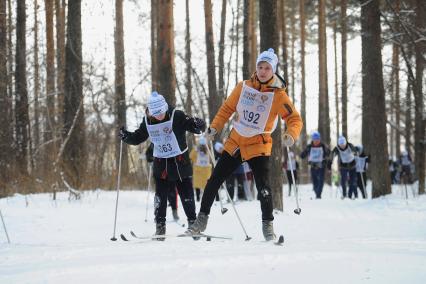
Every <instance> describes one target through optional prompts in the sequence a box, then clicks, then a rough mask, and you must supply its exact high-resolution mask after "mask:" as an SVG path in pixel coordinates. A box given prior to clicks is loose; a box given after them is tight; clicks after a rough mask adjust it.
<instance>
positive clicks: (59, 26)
mask: <svg viewBox="0 0 426 284" xmlns="http://www.w3.org/2000/svg"><path fill="white" fill-rule="evenodd" d="M65 6H66V4H65V0H62V3H61V0H55V16H56V95H57V97H56V101H57V104H56V107H57V109H58V111H56V113H55V117H56V124H55V127H54V133H53V134H54V137H56V136H57V134H58V133H57V131H58V129H61V128H62V122H63V117H62V110H63V109H64V80H65ZM55 145H56V144H55Z"/></svg>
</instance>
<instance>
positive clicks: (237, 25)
mask: <svg viewBox="0 0 426 284" xmlns="http://www.w3.org/2000/svg"><path fill="white" fill-rule="evenodd" d="M240 2H241V1H240V0H237V18H236V19H235V46H236V55H237V56H235V82H238V81H240V80H239V79H238V70H239V69H240V68H239V67H238V59H239V54H240V52H239V50H240V10H241V5H240Z"/></svg>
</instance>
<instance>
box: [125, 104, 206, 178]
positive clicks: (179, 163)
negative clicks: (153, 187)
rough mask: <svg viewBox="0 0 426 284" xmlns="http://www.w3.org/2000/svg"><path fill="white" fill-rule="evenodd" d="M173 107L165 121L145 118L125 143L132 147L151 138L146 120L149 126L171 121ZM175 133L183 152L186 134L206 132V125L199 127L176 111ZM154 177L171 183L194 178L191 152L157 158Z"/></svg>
mask: <svg viewBox="0 0 426 284" xmlns="http://www.w3.org/2000/svg"><path fill="white" fill-rule="evenodd" d="M173 109H174V108H173V107H169V109H168V110H167V112H166V118H165V119H164V120H163V121H157V120H155V119H154V118H152V117H149V116H145V117H144V119H143V121H142V123H141V124H140V126H139V128H138V129H136V131H135V132H130V133H129V135H128V136H127V137H126V139H124V140H123V141H124V142H125V143H127V144H130V145H138V144H140V143H142V142H144V141H146V140H147V139H148V138H149V133H148V130H147V128H146V124H145V120H146V119H148V124H150V125H152V124H156V123H162V122H165V121H168V120H170V119H171V116H172V112H173ZM172 128H173V132H174V134H175V135H176V139H177V141H178V144H179V148H180V149H181V150H184V149H186V148H187V147H188V146H187V144H186V132H187V131H189V132H192V133H195V134H200V133H201V132H203V131H204V130H205V123H204V125H201V126H200V125H199V126H198V127H197V125H196V123H195V121H194V119H193V118H191V117H189V116H187V115H186V114H185V113H184V112H183V111H181V110H175V115H174V119H173V125H172ZM154 177H155V178H160V179H165V180H169V181H176V180H182V179H184V178H188V177H192V166H191V160H190V159H189V151H185V152H184V153H183V154H180V155H178V156H175V157H171V158H156V157H154Z"/></svg>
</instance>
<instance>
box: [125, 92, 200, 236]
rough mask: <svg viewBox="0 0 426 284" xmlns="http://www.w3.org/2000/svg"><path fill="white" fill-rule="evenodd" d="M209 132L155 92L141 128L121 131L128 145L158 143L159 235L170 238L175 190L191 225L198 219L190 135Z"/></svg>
mask: <svg viewBox="0 0 426 284" xmlns="http://www.w3.org/2000/svg"><path fill="white" fill-rule="evenodd" d="M205 128H206V124H205V122H204V121H203V120H202V119H200V118H191V117H189V116H187V115H186V114H185V113H184V112H182V111H180V110H176V109H175V108H174V107H171V106H169V105H168V104H167V102H166V100H165V99H164V97H163V96H162V95H160V94H158V93H157V92H153V93H152V94H151V96H150V98H149V100H148V108H147V111H146V116H145V117H144V118H143V121H142V123H141V124H140V126H139V128H138V129H137V130H136V131H135V132H129V131H127V130H125V129H124V127H122V128H121V129H120V134H119V136H120V137H121V139H122V140H123V142H125V143H127V144H131V145H138V144H140V143H142V142H144V141H146V140H147V139H148V138H149V139H150V140H151V142H152V143H154V153H153V155H154V178H155V202H154V206H155V212H154V213H155V221H156V231H155V234H156V235H165V234H166V210H167V195H168V192H169V190H170V189H171V188H175V187H176V188H177V190H178V193H179V196H180V198H181V202H182V205H183V209H184V211H185V214H186V217H187V219H188V223H189V224H191V223H192V222H194V220H195V219H196V213H195V201H194V189H193V187H192V167H191V161H190V159H189V153H188V146H187V143H186V132H187V131H189V132H192V133H196V134H200V133H201V132H203V131H204V130H205ZM162 240H163V239H162Z"/></svg>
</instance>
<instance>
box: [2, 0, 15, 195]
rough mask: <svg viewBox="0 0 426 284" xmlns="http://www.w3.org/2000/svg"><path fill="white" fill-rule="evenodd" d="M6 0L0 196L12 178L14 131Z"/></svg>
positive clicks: (4, 1) (3, 31) (3, 8)
mask: <svg viewBox="0 0 426 284" xmlns="http://www.w3.org/2000/svg"><path fill="white" fill-rule="evenodd" d="M6 6H7V3H6V0H0V112H1V113H2V115H0V137H1V139H0V187H1V188H2V190H0V198H1V197H4V196H6V192H5V191H3V190H5V184H7V183H8V181H9V178H10V162H11V159H10V153H13V151H12V137H13V135H12V132H10V128H9V127H10V125H11V119H10V115H11V112H12V102H11V100H10V97H9V96H8V92H7V89H8V75H9V74H8V70H7V64H8V62H7V61H8V60H7V14H6Z"/></svg>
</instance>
